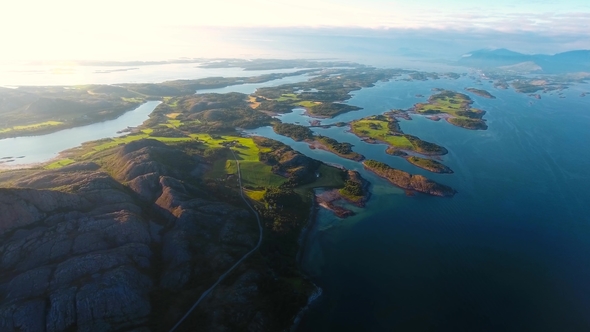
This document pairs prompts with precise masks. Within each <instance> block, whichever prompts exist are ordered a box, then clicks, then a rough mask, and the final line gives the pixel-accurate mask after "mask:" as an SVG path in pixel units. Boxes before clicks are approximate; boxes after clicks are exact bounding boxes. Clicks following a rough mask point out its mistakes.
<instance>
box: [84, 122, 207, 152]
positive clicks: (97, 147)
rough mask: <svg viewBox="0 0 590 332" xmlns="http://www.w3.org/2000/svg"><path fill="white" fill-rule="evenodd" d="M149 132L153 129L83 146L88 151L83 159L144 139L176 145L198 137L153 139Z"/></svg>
mask: <svg viewBox="0 0 590 332" xmlns="http://www.w3.org/2000/svg"><path fill="white" fill-rule="evenodd" d="M149 130H151V129H145V130H144V131H143V133H141V134H133V135H126V136H121V137H115V138H109V139H104V140H100V141H94V142H90V143H86V144H83V148H84V149H85V150H87V151H86V153H84V154H83V155H82V158H88V157H90V156H92V155H93V154H95V153H97V152H100V151H104V150H107V149H110V148H113V147H115V146H118V145H122V144H125V143H129V142H133V141H137V140H140V139H142V138H151V139H155V140H158V141H161V142H164V143H174V142H187V141H191V140H193V139H194V138H195V136H196V135H191V137H153V136H149V135H148V134H147V133H146V131H149Z"/></svg>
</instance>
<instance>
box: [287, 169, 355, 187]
mask: <svg viewBox="0 0 590 332" xmlns="http://www.w3.org/2000/svg"><path fill="white" fill-rule="evenodd" d="M318 174H319V177H318V178H317V180H316V181H315V182H313V183H309V184H305V185H302V186H299V187H297V188H296V190H297V191H298V192H304V191H306V190H308V189H313V188H321V187H325V188H341V187H344V180H343V179H342V170H340V169H338V168H336V167H332V166H328V165H325V164H322V165H320V167H319V168H318Z"/></svg>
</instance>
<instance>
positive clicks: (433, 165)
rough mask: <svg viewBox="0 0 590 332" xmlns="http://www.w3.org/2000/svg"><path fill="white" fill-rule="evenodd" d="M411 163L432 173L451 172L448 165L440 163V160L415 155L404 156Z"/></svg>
mask: <svg viewBox="0 0 590 332" xmlns="http://www.w3.org/2000/svg"><path fill="white" fill-rule="evenodd" d="M406 159H407V160H408V161H409V162H410V163H411V164H413V165H415V166H418V167H420V168H422V169H425V170H427V171H430V172H433V173H447V174H450V173H453V170H451V169H450V168H449V167H448V166H445V165H443V164H441V163H440V162H438V161H436V160H432V159H428V158H422V157H417V156H409V157H408V158H406Z"/></svg>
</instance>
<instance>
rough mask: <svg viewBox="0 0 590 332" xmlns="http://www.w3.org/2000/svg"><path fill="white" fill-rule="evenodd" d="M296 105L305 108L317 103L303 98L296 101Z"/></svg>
mask: <svg viewBox="0 0 590 332" xmlns="http://www.w3.org/2000/svg"><path fill="white" fill-rule="evenodd" d="M297 105H299V106H301V107H306V108H307V107H312V106H315V105H318V103H317V102H314V101H311V100H303V101H300V102H298V103H297Z"/></svg>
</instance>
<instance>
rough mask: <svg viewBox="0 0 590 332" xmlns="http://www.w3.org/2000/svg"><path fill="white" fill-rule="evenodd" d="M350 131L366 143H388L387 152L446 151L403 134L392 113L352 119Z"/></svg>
mask: <svg viewBox="0 0 590 332" xmlns="http://www.w3.org/2000/svg"><path fill="white" fill-rule="evenodd" d="M350 132H352V133H353V134H355V135H357V136H359V137H360V138H362V139H363V140H364V141H365V142H367V143H384V144H387V145H389V147H390V149H388V153H390V154H394V155H403V154H401V153H400V152H398V151H402V152H404V151H405V152H409V151H411V152H416V153H419V154H422V155H444V154H446V153H447V152H448V151H447V149H445V148H443V147H442V146H439V145H436V144H434V143H430V142H427V141H424V140H421V139H420V138H418V137H416V136H413V135H408V134H404V133H403V132H402V130H401V129H400V127H399V123H398V121H397V119H396V118H395V116H394V114H393V113H385V114H384V115H374V116H370V117H366V118H362V119H359V120H355V121H352V122H351V123H350ZM405 152H404V153H405Z"/></svg>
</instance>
